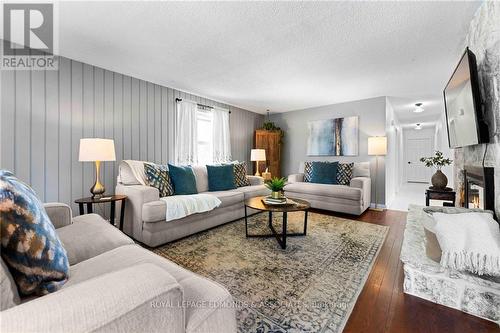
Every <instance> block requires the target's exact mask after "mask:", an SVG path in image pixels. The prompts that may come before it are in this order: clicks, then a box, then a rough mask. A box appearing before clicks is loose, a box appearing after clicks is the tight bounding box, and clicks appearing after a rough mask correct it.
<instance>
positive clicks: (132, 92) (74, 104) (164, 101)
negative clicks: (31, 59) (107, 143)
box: [0, 57, 264, 212]
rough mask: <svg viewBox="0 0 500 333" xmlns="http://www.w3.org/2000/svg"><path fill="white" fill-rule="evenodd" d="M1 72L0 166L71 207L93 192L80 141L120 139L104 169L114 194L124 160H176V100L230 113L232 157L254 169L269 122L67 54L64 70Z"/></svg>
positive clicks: (50, 198)
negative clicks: (256, 147)
mask: <svg viewBox="0 0 500 333" xmlns="http://www.w3.org/2000/svg"><path fill="white" fill-rule="evenodd" d="M0 75H1V89H0V91H1V96H0V97H1V113H0V131H1V133H0V167H1V168H2V169H8V170H11V171H13V172H14V173H15V174H16V175H17V176H18V177H19V178H20V179H22V180H24V181H25V182H27V183H29V184H31V186H32V187H33V188H34V189H35V191H36V192H37V194H38V195H39V197H40V199H41V200H42V201H45V202H53V201H59V202H65V203H68V204H72V202H73V201H74V200H75V199H76V198H79V197H82V196H88V195H89V194H90V193H89V189H90V187H91V186H92V184H93V182H94V166H93V164H92V163H81V162H79V161H78V147H79V140H80V138H88V137H101V138H110V139H114V141H115V149H116V159H117V162H105V163H104V167H103V170H102V171H101V172H102V174H101V177H102V180H103V181H104V184H105V186H106V189H107V191H108V192H110V193H112V192H113V191H114V187H115V185H116V176H117V170H118V163H119V161H120V160H123V159H138V160H147V161H151V162H155V163H167V162H169V161H173V160H174V121H173V119H174V111H175V103H176V102H175V99H176V98H185V99H189V100H193V101H196V102H198V103H202V104H206V105H210V106H218V107H223V108H228V109H230V110H231V116H230V126H231V145H232V155H233V159H235V160H236V159H237V160H245V161H247V162H248V163H249V166H251V164H250V161H249V159H250V149H251V148H252V146H253V133H254V130H255V129H256V128H258V127H259V126H260V125H261V124H262V121H263V118H264V117H263V116H262V115H259V114H256V113H253V112H250V111H247V110H243V109H240V108H236V107H232V106H229V105H226V104H222V103H218V102H215V101H212V100H209V99H206V98H202V97H199V96H196V95H192V94H188V93H185V92H182V91H179V90H175V89H172V88H168V87H163V86H159V85H156V84H153V83H150V82H146V81H143V80H139V79H136V78H132V77H129V76H126V75H122V74H119V73H115V72H111V71H108V70H105V69H102V68H98V67H95V66H91V65H88V64H83V63H81V62H78V61H74V60H70V59H67V58H64V57H61V58H60V62H59V70H58V71H0ZM72 208H73V210H74V212H76V208H77V207H76V206H75V205H74V204H72Z"/></svg>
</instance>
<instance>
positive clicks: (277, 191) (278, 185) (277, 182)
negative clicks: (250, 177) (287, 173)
mask: <svg viewBox="0 0 500 333" xmlns="http://www.w3.org/2000/svg"><path fill="white" fill-rule="evenodd" d="M285 185H286V178H283V177H282V178H278V177H274V178H272V179H271V180H270V181H268V182H267V183H266V187H267V188H268V189H270V190H271V197H272V198H273V199H280V198H282V197H283V187H285Z"/></svg>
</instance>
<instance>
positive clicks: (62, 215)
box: [43, 202, 73, 229]
mask: <svg viewBox="0 0 500 333" xmlns="http://www.w3.org/2000/svg"><path fill="white" fill-rule="evenodd" d="M43 207H44V208H45V212H47V216H48V217H49V219H50V222H52V224H53V225H54V227H55V228H56V229H57V228H61V227H65V226H67V225H70V224H71V223H72V222H71V218H72V216H73V213H72V211H71V207H70V206H68V205H66V204H64V203H60V202H48V203H45V204H43Z"/></svg>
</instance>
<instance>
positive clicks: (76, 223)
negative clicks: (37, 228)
mask: <svg viewBox="0 0 500 333" xmlns="http://www.w3.org/2000/svg"><path fill="white" fill-rule="evenodd" d="M56 232H57V234H58V235H59V238H60V239H61V242H62V243H63V245H64V248H65V249H66V252H67V253H68V260H69V264H70V265H75V264H77V263H79V262H81V261H84V260H87V259H89V258H92V257H95V256H97V255H99V254H101V253H104V252H106V251H109V250H112V249H114V248H117V247H119V246H122V245H127V244H134V241H133V240H132V239H130V238H129V237H128V236H126V235H125V234H124V233H122V232H120V231H119V230H118V229H117V228H115V227H114V226H112V225H111V224H109V222H107V221H105V220H104V219H103V218H102V217H101V216H100V215H97V214H86V215H80V216H77V217H75V218H73V223H72V224H70V225H68V226H65V227H62V228H59V229H57V230H56Z"/></svg>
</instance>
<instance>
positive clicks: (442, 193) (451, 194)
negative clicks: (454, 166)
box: [425, 187, 457, 207]
mask: <svg viewBox="0 0 500 333" xmlns="http://www.w3.org/2000/svg"><path fill="white" fill-rule="evenodd" d="M456 196H457V193H456V192H455V191H453V189H451V188H449V187H447V188H446V189H444V190H437V189H431V188H428V189H427V190H425V205H426V206H429V205H430V201H431V200H443V201H451V203H449V202H447V203H444V204H443V206H452V207H453V206H455V200H456Z"/></svg>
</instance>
